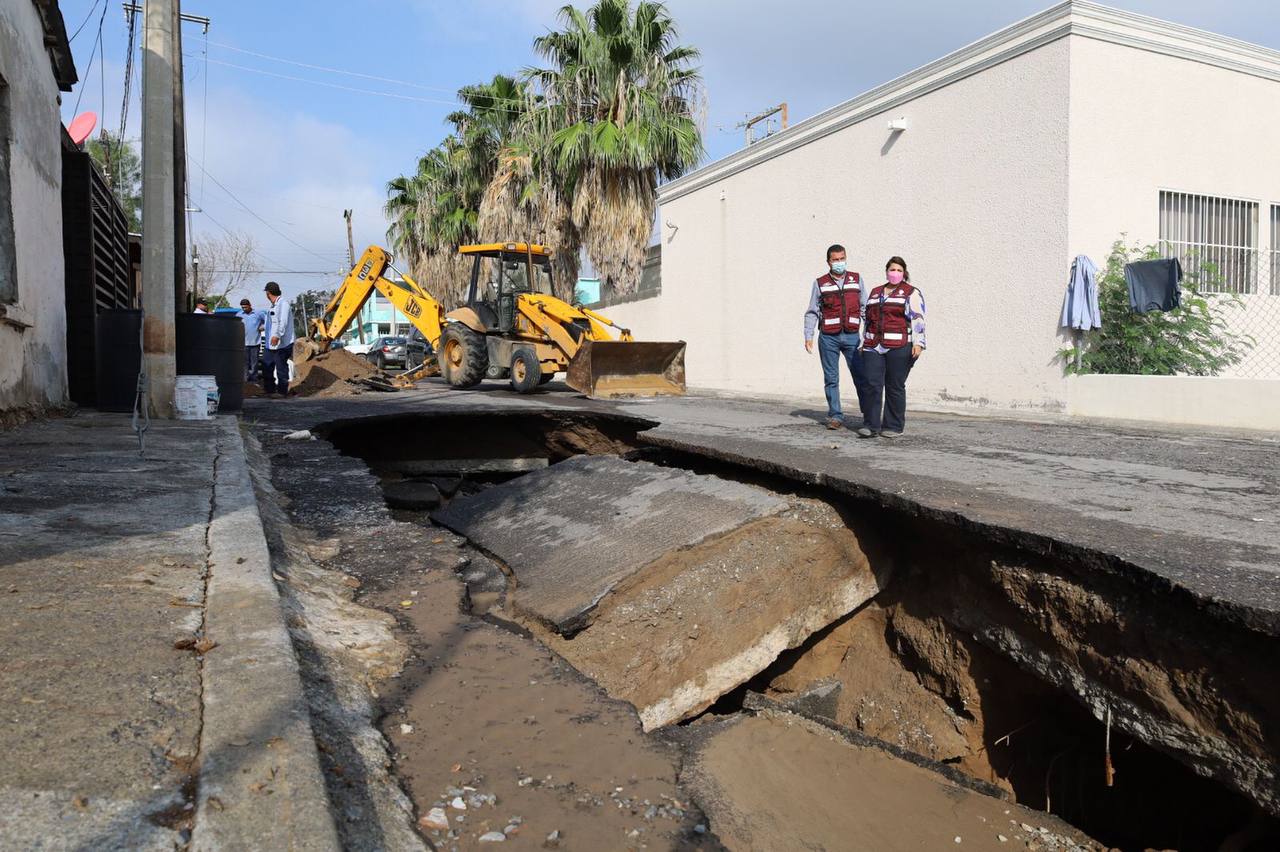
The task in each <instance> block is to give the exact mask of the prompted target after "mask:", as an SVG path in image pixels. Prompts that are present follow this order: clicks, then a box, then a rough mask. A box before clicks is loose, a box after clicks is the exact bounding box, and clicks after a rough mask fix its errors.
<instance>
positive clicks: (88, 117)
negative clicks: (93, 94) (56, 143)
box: [67, 112, 98, 145]
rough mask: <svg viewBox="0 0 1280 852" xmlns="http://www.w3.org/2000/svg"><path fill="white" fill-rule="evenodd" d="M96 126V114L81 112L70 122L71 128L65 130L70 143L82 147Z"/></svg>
mask: <svg viewBox="0 0 1280 852" xmlns="http://www.w3.org/2000/svg"><path fill="white" fill-rule="evenodd" d="M97 126H98V116H97V114H96V113H92V112H82V113H80V114H79V115H77V116H76V117H75V118H73V119H72V120H71V126H70V127H68V128H67V134H68V135H69V136H70V137H71V141H72V142H74V143H76V144H77V145H83V144H84V140H86V139H88V138H89V134H90V133H92V132H93V128H95V127H97Z"/></svg>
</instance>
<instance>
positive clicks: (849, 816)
mask: <svg viewBox="0 0 1280 852" xmlns="http://www.w3.org/2000/svg"><path fill="white" fill-rule="evenodd" d="M692 751H693V752H694V754H693V755H692V756H691V758H690V760H689V761H688V762H687V763H686V764H685V768H684V771H683V772H682V773H681V776H680V781H681V783H682V784H683V785H685V786H686V788H687V789H689V790H690V791H691V792H692V794H693V797H694V800H695V801H697V802H698V804H699V805H701V806H702V808H703V809H704V810H705V811H706V814H707V816H708V817H709V818H710V825H711V829H712V830H713V831H715V833H716V835H717V836H718V837H719V838H720V840H721V841H722V842H723V843H724V845H725V846H726V847H728V848H730V849H876V850H885V852H898V851H899V850H903V852H905V850H916V849H962V850H965V849H1004V848H1008V847H1016V848H1025V847H1027V846H1032V848H1049V849H1068V848H1092V847H1094V846H1096V845H1097V844H1096V843H1094V842H1093V841H1092V840H1091V839H1090V838H1088V837H1085V836H1084V835H1082V834H1081V833H1080V832H1079V831H1077V830H1076V829H1074V828H1072V827H1071V826H1069V825H1067V824H1066V823H1064V822H1062V821H1061V820H1059V819H1058V818H1057V817H1055V816H1053V815H1050V814H1045V813H1043V812H1041V811H1033V810H1030V809H1029V808H1026V807H1023V806H1021V805H1016V804H1012V803H1010V802H1005V801H1002V800H1000V799H996V798H992V797H989V796H984V795H982V794H980V793H977V792H974V791H973V790H970V789H967V788H965V787H960V786H957V785H955V784H952V783H950V782H949V781H947V780H946V779H944V778H942V777H941V776H938V775H935V774H934V773H932V772H930V771H929V770H927V769H922V768H920V767H918V766H914V765H912V764H910V763H906V762H905V761H901V760H897V759H895V758H893V757H891V756H889V755H888V754H886V753H884V752H882V751H879V750H877V749H874V748H860V747H857V746H854V745H852V744H849V743H847V742H844V741H842V740H841V739H840V738H839V737H838V736H837V735H835V734H833V733H832V732H830V731H828V730H825V729H824V728H822V727H821V726H818V725H815V724H813V723H809V722H806V721H804V720H802V719H800V718H799V717H796V716H791V715H790V714H763V715H760V716H756V717H744V716H739V717H736V718H734V719H733V720H732V721H730V722H728V723H722V724H719V725H715V726H712V725H708V726H706V733H705V734H704V735H702V736H700V737H699V738H698V741H696V742H695V743H694V744H693V749H692ZM1022 825H1027V826H1029V827H1032V830H1030V831H1027V830H1024V829H1021V826H1022ZM1001 832H1003V836H1002V835H1001ZM1010 840H1012V841H1014V842H1008V841H1010ZM957 844H959V845H957Z"/></svg>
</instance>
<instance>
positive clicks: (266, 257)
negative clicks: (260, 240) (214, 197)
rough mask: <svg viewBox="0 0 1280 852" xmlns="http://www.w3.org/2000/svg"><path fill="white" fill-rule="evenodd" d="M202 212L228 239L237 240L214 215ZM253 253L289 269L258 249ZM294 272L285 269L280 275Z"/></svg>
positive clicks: (205, 211) (206, 211)
mask: <svg viewBox="0 0 1280 852" xmlns="http://www.w3.org/2000/svg"><path fill="white" fill-rule="evenodd" d="M200 212H201V213H202V214H204V216H205V217H206V218H207V219H208V220H209V221H210V222H212V223H213V224H215V225H217V226H218V227H219V228H221V229H222V232H223V233H224V234H226V235H227V236H228V237H232V238H235V236H236V235H235V234H234V233H233V232H232V231H231V229H230V228H228V227H227V226H226V225H224V224H222V223H221V222H219V221H218V220H217V219H215V218H213V215H212V214H211V213H210V212H209V211H208V210H201V211H200ZM253 253H254V254H256V255H258V257H260V258H262V259H263V260H265V261H267V262H268V263H274V264H275V265H276V266H279V267H287V266H288V264H284V263H281V262H280V261H278V260H276V259H275V258H272V257H268V256H267V255H265V254H264V253H263V252H262V251H261V250H259V249H258V248H256V247H255V248H254V250H253ZM293 271H294V270H292V269H287V268H285V269H283V271H282V272H281V273H280V274H285V273H292V272H293Z"/></svg>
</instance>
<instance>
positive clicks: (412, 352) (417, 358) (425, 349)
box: [404, 328, 435, 370]
mask: <svg viewBox="0 0 1280 852" xmlns="http://www.w3.org/2000/svg"><path fill="white" fill-rule="evenodd" d="M405 349H406V352H405V365H404V368H405V369H406V370H412V369H414V368H415V367H421V366H422V362H423V361H425V360H426V359H427V356H428V355H434V354H435V352H434V350H432V348H431V344H430V343H428V342H427V339H426V338H425V337H423V336H422V332H420V331H418V330H417V329H416V328H415V329H414V330H413V331H411V332H409V337H408V342H407V343H406V344H405Z"/></svg>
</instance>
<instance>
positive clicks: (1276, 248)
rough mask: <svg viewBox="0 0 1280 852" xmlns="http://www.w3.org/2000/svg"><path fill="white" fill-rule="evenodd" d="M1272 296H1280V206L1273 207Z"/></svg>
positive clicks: (1273, 205) (1274, 205)
mask: <svg viewBox="0 0 1280 852" xmlns="http://www.w3.org/2000/svg"><path fill="white" fill-rule="evenodd" d="M1271 295H1273V296H1280V204H1272V205H1271Z"/></svg>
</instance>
